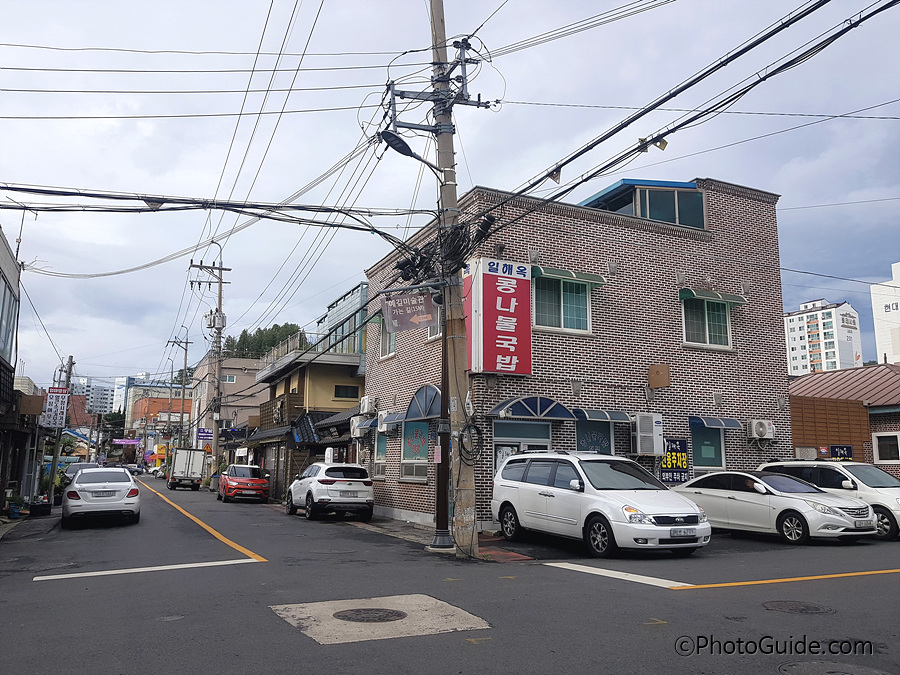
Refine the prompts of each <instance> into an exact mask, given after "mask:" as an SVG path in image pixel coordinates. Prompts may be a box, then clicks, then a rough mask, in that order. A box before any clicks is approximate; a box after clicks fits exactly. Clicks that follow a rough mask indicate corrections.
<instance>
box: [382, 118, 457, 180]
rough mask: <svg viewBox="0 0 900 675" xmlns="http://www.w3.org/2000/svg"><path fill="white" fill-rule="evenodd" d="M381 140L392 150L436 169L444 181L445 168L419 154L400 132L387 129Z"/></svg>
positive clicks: (439, 178)
mask: <svg viewBox="0 0 900 675" xmlns="http://www.w3.org/2000/svg"><path fill="white" fill-rule="evenodd" d="M381 140H383V141H384V142H385V143H387V145H388V147H389V148H390V149H391V150H394V151H396V152H399V153H400V154H401V155H403V156H404V157H412V158H413V159H417V160H419V161H420V162H422V164H424V165H425V166H427V167H428V168H429V169H431V170H432V171H434V173H435V175H436V176H437V177H438V180H439V181H441V182H443V181H444V170H443V169H441V168H440V167H439V166H437V165H436V164H432V163H431V162H429V161H428V160H427V159H425V158H424V157H422V156H421V155H419V154H417V153H416V152H415V151H414V150H413V149H412V148H411V147H409V144H408V143H407V142H406V141H405V140H403V137H402V136H401V135H400V134H397V133H394V132H393V131H391V130H390V129H385V130H384V131H382V132H381Z"/></svg>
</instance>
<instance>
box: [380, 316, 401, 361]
mask: <svg viewBox="0 0 900 675" xmlns="http://www.w3.org/2000/svg"><path fill="white" fill-rule="evenodd" d="M379 350H380V352H379V353H380V354H381V358H383V359H386V358H388V357H389V356H393V355H394V354H395V353H396V352H397V334H396V333H391V332H389V331H388V329H387V319H386V318H384V317H382V318H381V340H380V344H379Z"/></svg>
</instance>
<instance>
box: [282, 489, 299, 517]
mask: <svg viewBox="0 0 900 675" xmlns="http://www.w3.org/2000/svg"><path fill="white" fill-rule="evenodd" d="M284 512H285V513H286V514H288V515H289V516H293V515H295V514H296V513H297V505H296V504H294V496H293V495H292V494H291V493H290V491H288V495H287V499H286V500H285V502H284Z"/></svg>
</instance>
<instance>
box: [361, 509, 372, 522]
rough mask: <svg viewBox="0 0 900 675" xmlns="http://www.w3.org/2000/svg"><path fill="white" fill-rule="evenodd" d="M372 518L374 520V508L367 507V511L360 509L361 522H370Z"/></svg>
mask: <svg viewBox="0 0 900 675" xmlns="http://www.w3.org/2000/svg"><path fill="white" fill-rule="evenodd" d="M370 520H372V509H366V510H365V511H360V513H359V522H361V523H368V522H369V521H370Z"/></svg>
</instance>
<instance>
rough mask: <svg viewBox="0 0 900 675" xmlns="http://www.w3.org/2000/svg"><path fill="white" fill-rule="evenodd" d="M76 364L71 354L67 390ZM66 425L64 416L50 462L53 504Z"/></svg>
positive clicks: (50, 498) (67, 400)
mask: <svg viewBox="0 0 900 675" xmlns="http://www.w3.org/2000/svg"><path fill="white" fill-rule="evenodd" d="M74 366H75V361H73V360H72V355H71V354H69V362H68V364H67V365H66V380H65V382H66V385H65V386H66V391H67V392H68V390H69V385H70V384H71V383H72V368H73V367H74ZM68 406H69V397H68V395H67V396H66V411H67V412H68ZM65 425H66V421H65V417H63V424H62V426H60V427H59V428H58V429H57V430H56V445H55V446H54V448H53V462H52V463H51V464H50V491H49V494H50V497H49V501H50V504H51V506H52V504H53V496H54V495H53V493H54V492H55V491H56V472H57V468H56V465H57V464H59V451H60V447H59V446H60V443H62V430H63V427H64V426H65Z"/></svg>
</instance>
